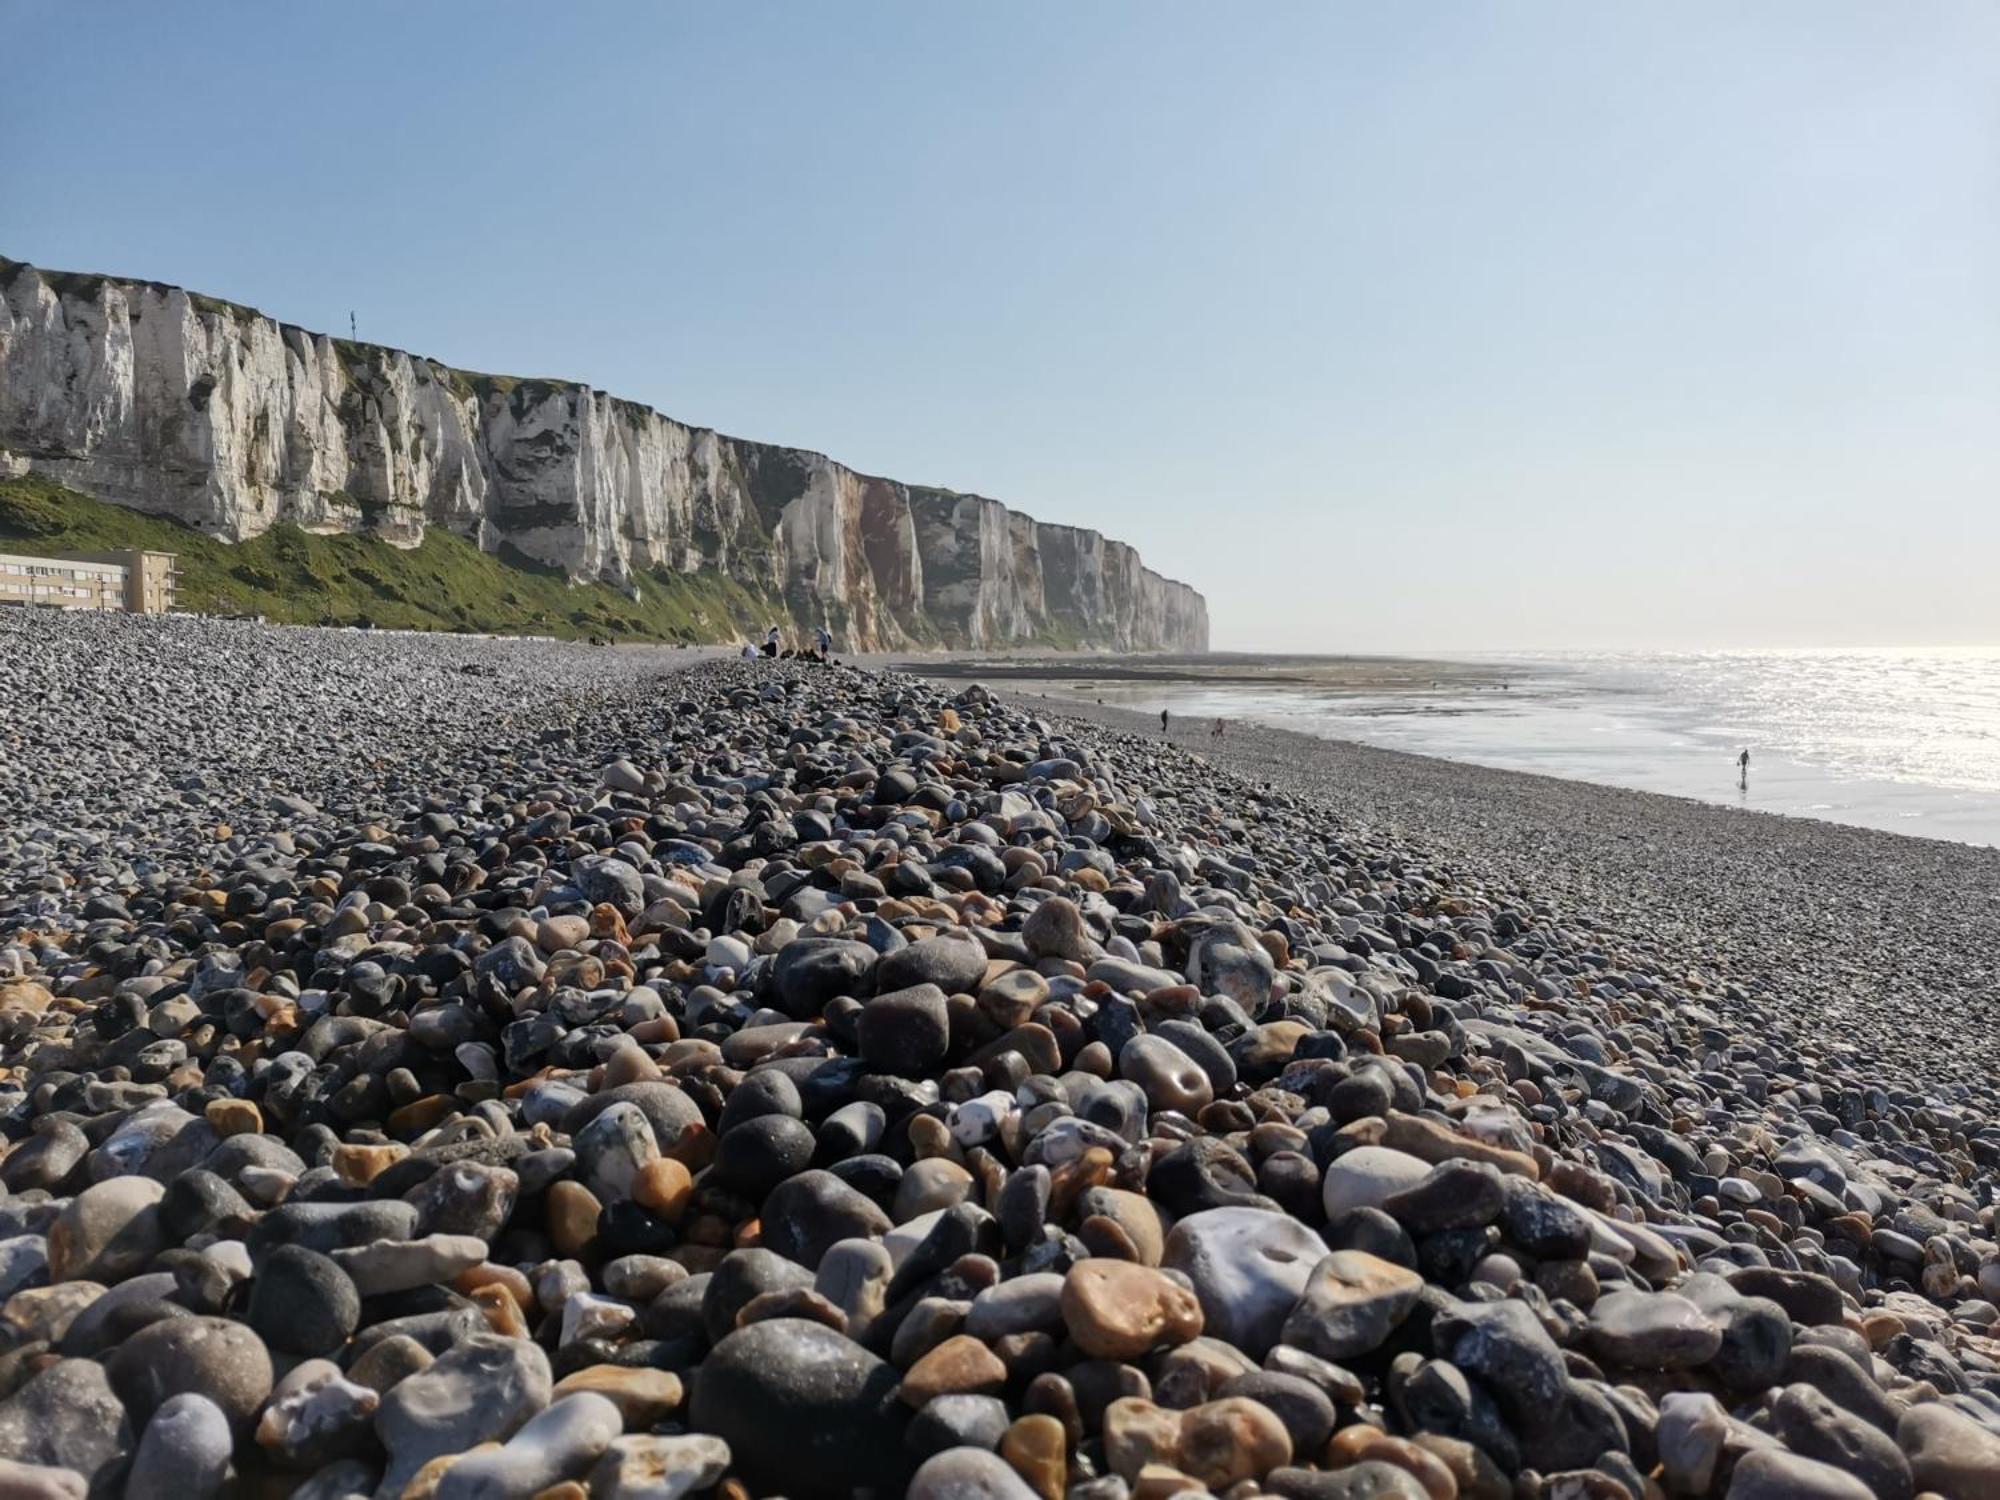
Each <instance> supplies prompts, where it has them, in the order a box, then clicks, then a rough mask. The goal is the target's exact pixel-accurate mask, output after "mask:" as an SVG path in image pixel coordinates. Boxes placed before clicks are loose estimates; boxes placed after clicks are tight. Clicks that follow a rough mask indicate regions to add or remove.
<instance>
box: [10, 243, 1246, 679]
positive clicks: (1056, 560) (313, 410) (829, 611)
mask: <svg viewBox="0 0 2000 1500" xmlns="http://www.w3.org/2000/svg"><path fill="white" fill-rule="evenodd" d="M7 473H13V474H25V473H34V474H39V475H43V476H46V477H47V478H49V479H52V480H55V481H57V482H59V483H61V484H64V485H67V486H69V487H70V488H72V489H75V490H78V491H80V492H82V493H84V494H86V495H90V496H93V497H95V498H97V499H100V500H105V501H109V502H111V503H113V504H116V505H121V506H125V507H128V508H130V509H134V510H139V511H143V512H146V513H148V514H152V515H162V516H169V517H172V518H173V519H175V520H179V521H182V522H184V523H186V524H188V525H190V526H193V527H196V528H198V529H200V530H201V531H204V532H207V533H208V534H210V535H212V536H216V537H220V538H222V539H224V540H226V541H230V542H241V541H245V540H247V539H249V538H252V537H256V536H259V535H261V534H262V533H264V532H265V531H267V530H269V529H270V528H271V527H273V526H275V525H278V524H279V523H282V522H290V523H293V524H296V525H297V526H299V527H301V528H303V529H304V530H306V531H310V532H319V533H357V534H363V535H370V536H374V537H378V538H380V539H382V540H383V541H386V542H388V543H390V544H392V545H396V546H402V547H411V546H415V545H417V544H418V543H420V542H421V541H422V539H423V537H424V534H425V531H426V530H427V529H428V528H430V527H433V526H438V527H443V528H445V529H447V530H448V531H450V532H452V533H453V534H455V535H458V536H461V537H464V538H466V539H467V540H469V541H472V542H474V543H476V544H477V545H478V546H479V547H480V548H481V549H482V550H484V551H487V552H492V553H496V554H499V555H501V556H503V557H508V558H510V559H512V560H517V561H523V562H525V563H528V564H530V565H538V566H541V567H544V568H553V569H557V570H560V571H561V572H562V573H563V574H564V575H565V576H567V577H568V578H570V579H572V580H575V581H578V582H592V581H595V582H604V583H609V584H612V585H614V586H617V587H621V588H629V587H631V586H632V585H633V584H634V583H635V581H636V580H637V579H639V578H640V577H642V576H647V575H651V576H654V577H661V576H671V575H685V574H697V573H714V574H720V575H722V576H723V577H725V578H728V579H731V580H733V581H735V582H737V583H740V584H742V585H744V586H746V587H747V588H750V589H752V590H755V591H757V592H758V593H760V594H763V595H766V596H768V597H771V598H773V599H776V600H780V601H782V602H783V604H784V606H785V607H786V608H787V609H788V610H789V611H790V612H791V614H792V615H793V617H794V618H795V619H796V620H798V621H799V622H801V623H816V622H819V621H825V622H826V623H828V624H829V625H830V626H832V627H833V629H834V630H835V631H836V633H837V634H838V635H839V637H840V639H841V641H842V644H843V646H844V647H846V648H847V649H858V650H867V649H882V648H892V649H894V648H906V647H921V646H942V647H960V648H973V649H983V648H992V647H1003V646H1009V645H1015V644H1022V645H1028V644H1036V645H1057V646H1072V647H1103V648H1110V649H1115V650H1122V651H1205V650H1207V649H1208V607H1207V605H1206V604H1205V603H1204V601H1203V599H1202V597H1201V595H1200V594H1198V593H1196V592H1195V591H1194V590H1193V589H1192V588H1190V587H1188V586H1187V585H1186V584H1184V583H1177V582H1175V581H1174V580H1172V579H1169V578H1163V577H1161V576H1160V575H1159V574H1158V573H1155V572H1154V571H1153V570H1151V569H1150V568H1147V567H1146V566H1144V565H1143V564H1142V563H1141V562H1140V560H1139V554H1138V553H1137V552H1136V551H1134V550H1133V548H1131V547H1130V546H1128V545H1127V544H1125V543H1124V542H1117V541H1111V540H1109V539H1107V538H1106V537H1104V536H1102V535H1100V534H1099V533H1097V532H1095V531H1090V530H1087V529H1085V528H1083V527H1077V526H1060V525H1052V524H1050V523H1047V522H1041V521H1037V520H1035V519H1034V518H1033V517H1031V516H1026V515H1023V514H1021V513H1020V512H1019V511H1014V510H1009V509H1008V508H1007V507H1006V506H1004V505H1002V504H1001V503H1000V502H999V501H997V500H989V499H986V498H985V497H983V496H979V495H968V494H959V493H956V492H954V491H950V490H940V489H933V488H928V487H925V486H922V485H909V484H903V483H900V482H898V481H896V480H892V479H879V478H875V477H872V476H870V475H865V474H857V473H855V472H854V471H853V470H851V469H849V468H846V467H845V466H844V465H841V464H838V463H835V462H834V461H833V460H832V459H830V458H828V457H826V456H825V455H824V454H820V453H810V452H807V451H805V450H803V449H798V448H782V447H777V446H775V445H773V444H769V443H757V442H749V441H746V440H744V439H741V438H732V437H725V436H723V435H722V434H720V433H717V432H714V431H711V430H709V429H706V428H700V427H689V426H687V425H686V424H684V423H681V422H676V421H674V420H673V419H672V418H670V417H666V416H662V415H661V414H660V413H659V412H656V411H654V410H653V409H652V408H650V407H647V406H641V405H639V404H637V403H635V402H631V401H623V400H620V399H618V398H617V397H614V396H610V395H607V394H605V393H604V392H602V391H598V390H594V389H592V388H591V387H590V386H587V385H581V384H577V383H575V382H572V381H559V380H524V379H515V378H512V377H508V376H498V375H480V374H475V373H472V372H469V371H465V370H457V369H453V368H451V367H449V366H447V365H442V364H439V363H438V362H437V361H435V360H431V359H425V358H423V357H422V356H419V355H412V354H407V353H405V352H403V351H402V350H400V349H389V348H384V347H382V346H380V345H376V344H361V343H355V342H353V341H350V340H347V339H338V338H333V337H330V336H328V335H326V334H323V333H313V332H310V331H308V330H306V329H303V328H299V327H295V326H293V325H291V324H288V323H280V322H277V321H275V320H274V319H271V318H268V317H265V316H264V315H263V314H261V313H259V312H256V311H255V310H254V309H251V308H246V307H240V306H237V305H236V304H234V303H229V302H222V301H218V300H216V299H214V298H212V297H204V296H200V295H198V294H195V293H190V292H187V291H184V290H183V289H181V288H179V287H173V286H165V285H161V284H159V283H156V282H145V281H125V280H119V279H117V278H113V277H107V276H92V275H80V274H77V273H72V272H55V271H44V270H40V269H38V268H36V267H34V266H30V265H25V264H22V263H20V262H17V261H11V260H6V259H0V474H7Z"/></svg>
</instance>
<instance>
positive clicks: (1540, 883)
mask: <svg viewBox="0 0 2000 1500" xmlns="http://www.w3.org/2000/svg"><path fill="white" fill-rule="evenodd" d="M1031 704H1032V705H1034V706H1036V707H1038V708H1040V709H1042V710H1044V711H1046V712H1048V713H1049V714H1051V715H1061V716H1064V717H1066V718H1069V719H1072V720H1076V721H1080V722H1085V723H1091V724H1094V725H1097V726H1100V727H1103V728H1107V729H1113V730H1119V731H1123V732H1125V733H1127V734H1130V735H1134V736H1136V737H1139V738H1141V739H1149V740H1152V741H1155V742H1158V741H1160V740H1161V738H1162V736H1161V734H1160V729H1159V722H1158V720H1157V719H1156V718H1154V717H1152V716H1150V715H1148V714H1144V713H1140V712H1137V711H1134V710H1130V709H1124V708H1118V707H1115V706H1112V705H1109V704H1103V705H1100V704H1096V703H1092V702H1089V701H1087V700H1079V699H1073V698H1062V697H1058V696H1055V695H1048V696H1046V697H1037V698H1034V699H1027V700H1023V706H1024V707H1025V706H1029V705H1031ZM1166 739H1167V740H1168V741H1170V742H1171V743H1172V744H1174V745H1175V746H1176V747H1178V748H1179V749H1181V750H1184V751H1187V752H1189V753H1191V754H1194V755H1196V756H1199V757H1201V758H1203V759H1205V760H1207V761H1209V762H1210V763H1212V764H1214V765H1216V766H1217V767H1219V768H1222V769H1225V770H1228V771H1230V772H1232V773H1234V774H1236V775H1238V776H1241V777H1243V778H1244V779H1246V780H1248V781H1251V782H1253V783H1263V784H1267V785H1270V786H1273V787H1276V788H1279V789H1281V790H1283V791H1286V792H1288V793H1291V794H1293V795H1297V796H1301V797H1305V798H1309V799H1313V800H1316V801H1319V802H1321V803H1323V804H1324V805H1325V806H1326V807H1327V808H1328V809H1329V810H1332V811H1335V812H1337V813H1339V814H1341V815H1342V816H1343V817H1345V818H1351V819H1352V820H1353V826H1355V827H1357V828H1359V829H1364V830H1366V831H1368V832H1369V833H1371V834H1374V835H1377V836H1379V837H1381V838H1384V839H1386V840H1389V841H1391V842H1394V843H1396V844H1398V845H1400V846H1402V847H1404V848H1405V849H1407V850H1408V851H1410V852H1411V853H1416V852H1418V851H1421V852H1422V853H1423V855H1424V856H1425V857H1426V858H1429V859H1434V860H1438V861H1443V862H1446V863H1448V864H1449V865H1450V866H1451V867H1453V868H1454V869H1455V870H1458V871H1463V872H1467V873H1469V874H1472V875H1474V876H1476V877H1477V878H1478V879H1479V880H1480V881H1481V882H1482V883H1487V884H1492V885H1495V886H1499V887H1504V888H1507V889H1511V890H1515V891H1518V892H1521V893H1524V894H1527V895H1530V896H1533V897H1538V898H1541V899H1544V900H1548V901H1551V902H1555V903H1559V904H1560V906H1561V908H1562V909H1563V910H1565V911H1566V912H1567V914H1568V915H1569V916H1571V917H1572V918H1574V919H1576V920H1579V921H1584V922H1587V923H1589V924H1590V925H1591V926H1593V927H1595V928H1598V929H1600V930H1602V931H1603V932H1605V933H1607V934H1615V935H1617V936H1619V937H1620V938H1621V939H1622V940H1624V941H1627V942H1629V943H1632V944H1634V945H1635V948H1636V950H1637V951H1640V952H1643V953H1646V954H1647V955H1648V956H1649V958H1650V959H1651V960H1652V961H1654V962H1658V963H1664V964H1666V965H1667V966H1668V967H1669V969H1678V970H1684V971H1687V972H1706V973H1707V974H1709V975H1710V976H1711V977H1712V979H1713V980H1714V982H1716V983H1717V984H1722V983H1731V982H1734V983H1739V984H1743V985H1745V986H1746V987H1754V988H1755V990H1757V991H1759V992H1762V993H1764V994H1766V995H1769V996H1772V997H1777V996H1778V995H1780V994H1781V993H1784V994H1788V995H1789V996H1790V997H1791V998H1792V999H1793V1000H1794V1001H1796V1002H1797V1003H1799V1004H1802V1005H1805V1006H1807V1007H1809V1008H1810V1010H1811V1013H1812V1019H1813V1020H1814V1021H1815V1022H1817V1023H1818V1024H1820V1025H1822V1026H1827V1027H1838V1026H1839V1025H1841V1024H1843V1023H1844V1019H1845V1018H1851V1017H1853V1016H1854V1015H1855V1014H1856V1013H1857V1012H1860V1011H1866V1010H1870V1009H1873V1008H1875V1007H1877V1006H1882V1005H1884V1004H1887V1003H1890V1002H1891V1001H1892V998H1893V995H1894V992H1895V991H1896V990H1897V989H1898V988H1899V987H1902V986H1912V987H1921V988H1922V989H1923V990H1925V991H1926V992H1927V993H1928V999H1929V1001H1930V1003H1929V1004H1928V1005H1923V1006H1919V1007H1913V1008H1908V1009H1906V1011H1905V1014H1904V1015H1903V1016H1902V1017H1899V1020H1903V1021H1906V1022H1907V1023H1908V1024H1907V1025H1906V1026H1905V1027H1904V1028H1903V1029H1902V1030H1900V1031H1894V1032H1886V1033H1884V1034H1883V1035H1882V1036H1881V1037H1880V1039H1879V1040H1880V1041H1881V1043H1882V1045H1883V1046H1884V1047H1885V1048H1886V1049H1887V1051H1888V1053H1889V1054H1890V1055H1891V1056H1893V1057H1894V1058H1896V1059H1897V1060H1898V1062H1899V1065H1901V1066H1902V1068H1903V1070H1904V1071H1906V1073H1907V1075H1908V1076H1909V1077H1911V1078H1920V1077H1924V1076H1926V1075H1927V1074H1929V1075H1931V1076H1934V1077H1942V1076H1948V1077H1952V1078H1955V1079H1961V1080H1964V1081H1968V1082H1970V1081H1972V1080H1974V1079H1976V1078H1978V1077H1980V1076H1982V1075H1986V1076H1990V1074H1991V1072H1992V1071H1993V1070H1994V1069H1995V1068H2000V916H1996V915H1993V914H1994V913H2000V849H1992V848H1983V847H1981V846H1978V845H1974V844H1964V843H1958V842H1955V841H1952V840H1946V839H1932V838H1924V837H1921V836H1919V835H1913V834H1902V833H1891V832H1886V831H1883V830H1879V829H1873V828H1864V827H1859V826H1856V825H1853V824H1846V823H1833V822H1827V821H1823V820H1820V819H1816V818H1804V817H1792V816H1787V815H1784V814H1779V813H1765V812H1757V811H1753V810H1746V809H1741V808H1732V807H1728V806H1723V805H1718V804H1715V803H1709V802H1703V801H1700V800H1697V799H1694V798H1689V797H1680V796H1675V795H1673V794H1670V793H1663V792H1646V791H1635V790H1631V789H1628V788H1624V787H1615V786H1607V785H1604V784H1602V783H1598V782H1590V781H1577V780H1571V779H1569V778H1566V777H1557V776H1548V775H1542V774H1538V773H1535V772H1530V771H1513V770H1505V769H1501V768H1497V767H1493V766H1484V765H1478V764H1474V763H1472V762H1469V761H1457V760H1447V759H1445V758H1443V757H1441V756H1431V755H1424V754H1421V753H1419V752H1415V751H1407V750H1389V749H1383V748H1381V747H1378V746H1373V745H1366V744H1363V743H1361V742H1359V741H1353V740H1335V739H1326V738H1322V737H1320V736H1317V735H1309V734H1305V733H1302V732H1300V731H1297V730H1288V729H1276V728H1270V727H1267V726H1264V725H1260V724H1253V723H1247V722H1240V721H1239V722H1235V723H1232V724H1231V726H1230V729H1229V732H1228V735H1227V736H1226V737H1225V738H1224V739H1223V740H1222V741H1221V742H1219V743H1218V742H1216V741H1214V740H1212V739H1211V738H1210V737H1209V733H1208V729H1207V727H1206V726H1205V725H1197V724H1189V725H1187V726H1186V727H1185V728H1182V727H1180V726H1176V727H1175V728H1174V729H1173V730H1172V731H1171V732H1170V733H1169V734H1168V735H1167V736H1166ZM1871 964H1873V966H1874V967H1873V968H1872V969H1871V968H1870V967H1869V966H1870V965H1871ZM1899 1008H1900V1007H1899ZM1829 1039H1831V1033H1829ZM1975 1059H1976V1060H1975Z"/></svg>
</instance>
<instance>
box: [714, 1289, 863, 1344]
mask: <svg viewBox="0 0 2000 1500" xmlns="http://www.w3.org/2000/svg"><path fill="white" fill-rule="evenodd" d="M767 1318H805V1319H806V1320H808V1321H809V1322H813V1323H824V1324H825V1325H826V1326H827V1327H828V1328H831V1329H832V1330H833V1331H834V1332H835V1333H845V1332H847V1314H846V1313H844V1312H842V1311H841V1310H840V1309H839V1308H838V1307H836V1306H835V1305H834V1304H833V1303H832V1302H830V1301H829V1300H827V1298H825V1297H823V1296H821V1295H820V1294H819V1293H818V1292H816V1291H814V1290H813V1289H812V1288H811V1287H809V1286H793V1287H785V1288H784V1289H782V1290H780V1291H775V1292H759V1293H758V1294H757V1295H756V1296H754V1297H752V1298H751V1299H750V1300H749V1301H748V1302H746V1303H744V1304H743V1306H742V1308H741V1310H739V1311H738V1312H737V1314H736V1326H737V1327H738V1328H747V1327H749V1326H750V1325H751V1324H752V1323H761V1322H763V1321H764V1320H765V1319H767Z"/></svg>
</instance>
